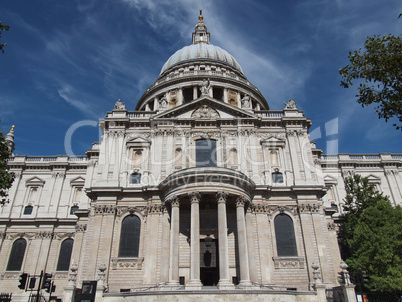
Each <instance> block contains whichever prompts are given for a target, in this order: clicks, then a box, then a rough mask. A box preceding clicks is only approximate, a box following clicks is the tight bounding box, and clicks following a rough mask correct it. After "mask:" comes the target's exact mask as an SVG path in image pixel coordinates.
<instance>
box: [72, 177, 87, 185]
mask: <svg viewBox="0 0 402 302" xmlns="http://www.w3.org/2000/svg"><path fill="white" fill-rule="evenodd" d="M84 184H85V178H83V177H81V176H78V177H76V178H73V179H72V180H71V181H70V185H71V186H83V185H84Z"/></svg>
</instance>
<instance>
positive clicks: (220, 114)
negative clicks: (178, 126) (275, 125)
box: [154, 96, 258, 120]
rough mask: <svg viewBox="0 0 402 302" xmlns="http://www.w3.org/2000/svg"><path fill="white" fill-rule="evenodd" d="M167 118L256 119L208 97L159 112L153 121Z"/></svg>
mask: <svg viewBox="0 0 402 302" xmlns="http://www.w3.org/2000/svg"><path fill="white" fill-rule="evenodd" d="M167 118H169V119H172V118H177V119H194V120H217V119H233V118H251V119H258V118H257V117H256V116H255V115H254V114H253V113H252V112H250V111H247V110H244V109H241V108H237V107H235V106H232V105H229V104H226V103H224V102H222V101H218V100H216V99H213V98H211V97H208V96H202V97H201V98H198V99H196V100H194V101H191V102H188V103H185V104H183V105H180V106H177V107H175V108H172V109H169V110H166V111H163V112H160V113H158V114H156V115H155V116H154V120H156V119H167Z"/></svg>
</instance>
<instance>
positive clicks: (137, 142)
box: [126, 136, 151, 147]
mask: <svg viewBox="0 0 402 302" xmlns="http://www.w3.org/2000/svg"><path fill="white" fill-rule="evenodd" d="M126 144H127V147H147V146H149V145H150V144H151V142H150V141H149V140H147V139H145V138H143V137H141V136H134V137H129V138H128V141H127V143H126Z"/></svg>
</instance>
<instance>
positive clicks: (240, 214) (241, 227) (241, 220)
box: [236, 196, 252, 288]
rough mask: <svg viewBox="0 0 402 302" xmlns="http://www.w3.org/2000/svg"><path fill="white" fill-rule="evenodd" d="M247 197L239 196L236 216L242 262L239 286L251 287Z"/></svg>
mask: <svg viewBox="0 0 402 302" xmlns="http://www.w3.org/2000/svg"><path fill="white" fill-rule="evenodd" d="M246 201H247V200H246V198H244V197H243V196H239V197H238V198H237V199H236V218H237V244H238V245H239V263H240V283H239V287H243V288H244V287H250V286H251V285H252V284H251V281H250V268H249V264H248V248H247V234H246V221H245V216H244V204H245V203H246Z"/></svg>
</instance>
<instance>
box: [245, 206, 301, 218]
mask: <svg viewBox="0 0 402 302" xmlns="http://www.w3.org/2000/svg"><path fill="white" fill-rule="evenodd" d="M251 209H252V211H253V212H254V213H264V214H272V213H274V212H276V211H279V212H280V213H285V212H290V213H292V214H293V215H296V214H297V206H296V205H287V206H278V205H267V204H253V205H252V206H251Z"/></svg>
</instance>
